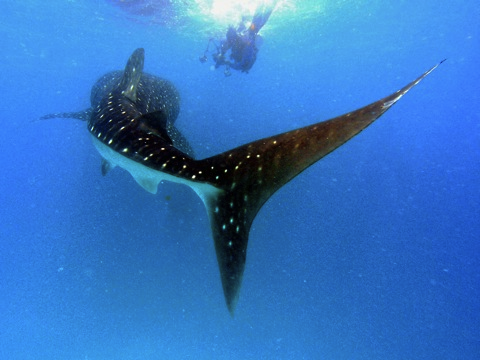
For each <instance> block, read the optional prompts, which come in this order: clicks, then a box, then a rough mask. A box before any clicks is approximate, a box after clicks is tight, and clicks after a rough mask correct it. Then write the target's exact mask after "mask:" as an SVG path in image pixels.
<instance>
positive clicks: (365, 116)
mask: <svg viewBox="0 0 480 360" xmlns="http://www.w3.org/2000/svg"><path fill="white" fill-rule="evenodd" d="M437 66H438V65H437ZM435 67H436V66H435ZM435 67H433V68H432V69H430V70H429V71H426V72H425V73H424V74H422V75H421V76H420V77H418V78H417V79H416V80H414V81H412V82H411V83H410V84H408V85H407V86H405V87H403V88H402V89H400V90H399V91H397V92H395V93H394V94H392V95H390V96H387V97H385V98H383V99H381V100H378V101H376V102H374V103H372V104H370V105H367V106H365V107H363V108H361V109H358V110H355V111H352V112H350V113H347V114H345V115H342V116H339V117H336V118H333V119H331V120H327V121H324V122H319V123H316V124H313V125H310V126H306V127H303V128H300V129H297V130H293V131H289V132H286V133H283V134H280V135H276V136H272V137H268V138H265V139H261V140H258V141H254V142H252V143H250V144H246V145H243V146H240V147H238V148H235V149H232V150H229V151H227V152H225V153H222V154H219V155H216V156H213V157H211V158H208V159H205V160H200V161H198V162H197V164H198V166H199V168H201V169H202V170H201V177H202V178H203V179H198V180H200V181H202V180H203V181H205V182H207V183H209V184H211V185H213V186H214V187H215V188H218V189H221V190H223V191H222V192H218V193H217V195H216V196H214V197H212V198H207V199H206V200H204V202H205V204H206V207H207V211H208V213H209V218H210V223H211V228H212V232H213V237H214V241H215V250H216V253H217V261H218V265H219V267H220V274H221V279H222V285H223V291H224V295H225V301H226V303H227V306H228V309H229V311H230V313H231V314H232V315H233V313H234V311H235V306H236V303H237V300H238V295H239V292H240V287H241V284H242V278H243V271H244V268H245V261H246V252H247V244H248V234H249V231H250V226H251V224H252V222H253V220H254V218H255V216H256V214H257V213H258V211H259V210H260V208H261V207H262V205H263V204H264V203H265V202H266V201H267V200H268V199H269V198H270V196H272V194H273V193H274V192H275V191H277V190H278V189H280V188H281V187H282V186H283V185H285V184H286V183H287V182H289V181H290V180H291V179H293V178H294V177H295V176H297V175H298V174H299V173H301V172H302V171H303V170H305V169H306V168H307V167H309V166H310V165H312V164H314V163H315V162H317V161H318V160H320V159H321V158H323V157H324V156H325V155H327V154H329V153H330V152H332V151H333V150H335V149H336V148H338V147H339V146H341V145H343V144H344V143H345V142H347V141H348V140H350V139H351V138H353V137H354V136H355V135H357V134H358V133H360V132H361V131H362V130H363V129H365V128H366V127H367V126H369V125H370V124H371V123H373V122H374V121H375V120H376V119H378V118H379V117H380V116H381V115H382V114H384V113H385V112H386V111H387V110H388V109H390V108H391V107H392V106H393V104H395V103H396V102H397V101H398V100H399V99H400V98H401V97H402V96H403V95H405V93H406V92H407V91H409V90H410V89H411V88H412V87H414V86H415V85H417V84H418V83H419V82H420V81H421V80H422V79H423V78H424V77H425V76H427V75H428V74H429V73H430V72H431V71H433V69H435Z"/></svg>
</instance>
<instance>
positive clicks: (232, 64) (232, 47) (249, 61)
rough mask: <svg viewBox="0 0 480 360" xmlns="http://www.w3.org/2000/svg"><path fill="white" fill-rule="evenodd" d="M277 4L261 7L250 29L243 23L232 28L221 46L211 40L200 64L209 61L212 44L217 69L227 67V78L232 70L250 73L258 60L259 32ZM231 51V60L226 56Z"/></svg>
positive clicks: (256, 12)
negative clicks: (208, 55)
mask: <svg viewBox="0 0 480 360" xmlns="http://www.w3.org/2000/svg"><path fill="white" fill-rule="evenodd" d="M275 4H276V2H273V3H271V4H263V5H262V6H259V7H258V8H257V10H256V11H255V14H254V15H253V18H252V21H251V23H250V26H248V28H246V27H245V25H244V23H243V22H242V23H240V25H239V26H238V27H237V28H234V27H233V26H230V27H229V28H228V30H227V34H226V38H225V39H224V40H222V41H221V43H220V45H217V44H216V42H215V40H214V39H213V38H212V39H210V40H209V41H208V45H207V48H206V49H205V52H204V53H203V56H201V57H200V62H202V63H204V62H206V61H207V53H208V52H209V51H210V46H211V44H213V46H214V47H215V50H216V52H215V53H214V54H213V55H212V57H213V60H214V61H215V69H217V68H219V67H220V66H222V65H225V71H224V74H225V76H230V75H231V73H230V69H235V70H239V71H241V72H246V73H248V71H249V70H250V69H251V68H252V66H253V64H254V63H255V60H257V52H258V48H257V46H256V44H255V40H256V38H257V36H258V32H259V31H260V29H261V28H262V27H263V26H264V25H265V23H266V22H267V20H268V18H269V17H270V15H271V14H272V12H273V9H274V8H275ZM229 51H230V55H229V59H227V58H226V55H227V52H229Z"/></svg>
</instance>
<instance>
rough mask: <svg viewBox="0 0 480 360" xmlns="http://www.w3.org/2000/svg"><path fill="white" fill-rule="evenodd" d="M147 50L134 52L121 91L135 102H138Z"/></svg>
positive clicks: (139, 49) (129, 60) (121, 84)
mask: <svg viewBox="0 0 480 360" xmlns="http://www.w3.org/2000/svg"><path fill="white" fill-rule="evenodd" d="M144 59H145V50H144V49H142V48H138V49H137V50H135V51H134V52H133V54H132V55H131V56H130V58H129V59H128V62H127V66H125V71H124V73H123V77H122V81H120V85H119V89H120V90H121V91H122V93H123V95H124V96H125V97H127V98H129V99H130V100H132V101H133V102H135V101H137V87H138V83H139V82H140V78H141V77H142V72H143V63H144Z"/></svg>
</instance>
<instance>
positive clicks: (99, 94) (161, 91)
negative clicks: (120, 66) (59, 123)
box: [40, 70, 194, 157]
mask: <svg viewBox="0 0 480 360" xmlns="http://www.w3.org/2000/svg"><path fill="white" fill-rule="evenodd" d="M123 73H124V72H123V71H121V70H118V71H111V72H109V73H106V74H104V75H103V76H102V77H100V78H99V79H98V80H97V81H96V82H95V84H94V85H93V86H92V90H91V93H90V103H91V107H90V108H88V109H85V110H82V111H76V112H64V113H54V114H47V115H44V116H42V117H41V118H40V119H41V120H46V119H54V118H71V119H78V120H82V121H88V120H89V119H90V116H91V115H92V109H94V108H95V107H97V106H98V104H99V103H100V101H101V100H102V99H103V98H104V97H105V96H106V95H107V94H109V93H110V92H111V91H112V90H114V89H116V88H117V87H118V86H119V85H120V81H121V80H122V76H123ZM137 93H138V99H137V104H136V106H137V107H138V109H140V110H141V111H142V112H144V113H148V112H155V111H163V112H164V114H165V118H166V123H167V125H166V130H167V133H168V135H169V137H170V138H171V139H172V141H173V143H174V144H175V146H176V147H177V148H178V149H180V150H182V151H183V152H185V153H186V154H188V155H190V156H192V157H194V151H193V148H192V147H191V146H190V144H189V143H188V141H187V139H186V138H185V137H184V136H183V135H182V133H181V132H180V131H179V130H178V128H177V127H176V126H174V124H175V121H176V120H177V117H178V114H179V113H180V94H179V93H178V91H177V89H176V88H175V86H174V85H173V84H172V83H171V82H170V81H168V80H165V79H162V78H159V77H157V76H154V75H151V74H148V73H142V76H141V77H140V81H139V83H138V86H137ZM159 126H164V125H163V124H162V125H159Z"/></svg>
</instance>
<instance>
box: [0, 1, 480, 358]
mask: <svg viewBox="0 0 480 360" xmlns="http://www.w3.org/2000/svg"><path fill="white" fill-rule="evenodd" d="M178 3H180V4H177V5H175V6H173V7H169V8H168V9H166V10H165V12H164V13H162V14H163V15H162V16H160V15H159V14H158V13H157V14H155V13H154V14H141V15H138V14H137V15H134V14H132V9H131V8H130V9H122V8H120V7H118V6H115V4H114V2H107V1H60V0H52V1H33V0H30V1H18V2H13V1H10V2H7V1H3V2H2V3H1V5H0V8H1V9H2V11H1V15H0V16H1V18H2V21H1V22H0V30H1V34H0V38H1V44H2V46H1V50H2V51H1V53H0V64H1V66H0V79H1V83H0V88H1V94H2V101H1V104H2V105H1V107H0V114H1V115H0V119H1V122H2V131H1V132H0V137H1V140H0V152H1V154H2V155H1V157H0V165H1V172H0V177H1V182H0V187H1V189H0V204H1V206H0V359H22V360H28V359H49V360H52V359H80V360H86V359H88V360H97V359H98V360H100V359H116V360H118V359H125V360H127V359H128V360H130V359H369V360H372V359H402V360H403V359H462V360H466V359H478V358H480V261H479V259H480V245H479V240H480V221H479V219H480V110H478V106H479V104H480V87H479V83H480V71H479V63H480V22H479V21H478V19H479V18H480V4H479V3H478V1H477V0H465V1H461V2H451V1H450V2H448V1H440V2H439V1H432V0H428V1H422V2H406V1H397V2H389V3H388V6H385V2H384V1H380V0H373V1H360V0H358V1H348V2H343V1H331V2H322V1H314V0H310V1H298V2H297V3H295V2H293V1H284V2H282V3H281V4H280V6H279V8H278V9H277V11H276V12H275V13H274V14H273V15H272V17H271V18H270V20H269V22H268V23H267V25H266V26H265V28H264V29H263V31H262V34H263V38H264V44H263V46H262V47H261V49H260V52H259V56H258V60H257V62H256V63H255V65H254V67H253V68H252V70H251V71H250V73H249V74H241V73H238V72H234V73H233V74H232V76H231V77H228V78H226V77H225V76H224V75H223V71H222V70H221V69H218V70H216V71H212V70H211V69H210V66H211V65H212V61H211V59H209V61H208V62H207V63H206V64H201V63H200V62H199V61H198V57H199V56H201V55H202V53H203V51H204V48H205V46H206V44H207V41H208V38H209V37H211V36H216V35H218V34H221V33H222V32H223V31H224V29H226V26H227V25H228V20H227V22H226V20H225V19H219V20H218V19H217V21H216V20H215V18H213V17H211V16H208V15H207V14H206V13H205V12H203V13H202V12H200V10H205V9H206V8H205V4H207V5H208V1H203V2H202V3H201V6H198V5H195V4H194V1H181V2H178ZM167 10H168V11H167ZM207 10H208V9H207ZM157 11H158V9H157ZM172 19H173V20H172ZM167 20H169V21H167ZM235 21H236V20H235ZM137 47H144V48H145V50H146V64H145V68H146V70H147V71H148V72H150V73H153V74H156V75H158V76H162V77H165V78H167V79H170V80H171V81H173V82H174V83H175V85H176V86H177V87H178V89H179V91H180V93H181V95H182V107H181V114H180V117H179V119H178V121H177V124H178V127H179V128H180V129H181V131H182V132H183V133H184V134H185V135H186V136H187V137H188V139H189V140H190V142H191V144H192V146H193V147H194V148H195V150H196V153H197V155H198V157H206V156H211V155H214V154H216V153H219V152H221V151H225V150H227V149H230V148H232V147H235V146H238V145H241V144H243V143H246V142H248V141H252V140H256V139H259V138H261V137H264V136H268V135H273V134H276V133H279V132H282V131H286V130H290V129H293V128H296V127H300V126H305V125H308V124H311V123H314V122H317V121H320V120H323V119H328V118H330V117H333V116H336V115H340V114H343V113H345V112H347V111H350V110H353V109H355V108H358V107H360V106H362V105H366V104H368V103H370V102H373V101H375V100H377V99H379V98H381V97H383V96H385V95H387V94H390V93H392V92H393V91H395V90H397V89H398V88H400V87H401V86H403V85H405V84H406V83H408V82H409V81H411V80H413V79H414V78H415V77H416V76H418V75H420V74H421V73H422V72H423V71H425V70H427V69H428V68H430V67H431V66H433V65H434V64H436V63H437V62H439V61H440V60H442V59H443V58H447V59H448V60H447V61H446V62H445V63H443V64H442V65H441V66H440V67H439V68H438V69H437V70H435V71H434V72H433V73H432V74H431V75H429V76H428V77H427V78H426V79H425V80H424V81H423V82H422V83H421V84H419V85H418V86H417V87H416V88H414V89H413V90H412V91H411V92H410V93H408V94H407V95H406V96H405V97H404V98H402V99H401V101H400V102H399V103H398V104H396V105H395V106H394V107H393V108H392V109H391V110H390V111H389V112H388V113H386V114H385V115H384V116H383V117H382V118H381V119H380V120H379V121H378V122H376V123H375V124H373V125H372V126H371V127H369V128H368V129H367V130H365V131H364V132H362V133H361V134H360V135H359V136H358V137H356V138H355V139H353V140H352V141H350V142H349V143H347V144H346V145H344V146H343V147H341V148H340V149H338V150H337V151H335V152H334V153H332V154H330V155H328V156H327V157H326V158H324V159H323V160H321V161H320V162H319V163H317V164H315V165H314V166H313V167H311V168H309V169H308V170H307V171H305V172H304V173H302V174H301V175H300V176H298V177H297V178H295V179H294V180H293V181H291V182H290V183H289V184H287V185H286V186H285V187H284V188H282V189H281V190H280V191H279V192H277V193H276V194H275V195H274V196H273V197H272V198H271V199H270V200H269V201H268V202H267V203H266V204H265V206H264V207H263V208H262V210H261V211H260V212H259V214H258V216H257V218H256V220H255V222H254V223H253V226H252V230H251V233H250V242H249V249H248V259H247V266H246V271H245V276H244V281H243V287H242V291H241V295H240V300H239V303H238V307H237V310H236V314H235V318H234V319H232V318H231V317H230V315H229V313H228V311H227V308H226V306H225V304H224V298H223V294H222V290H221V284H220V278H219V274H218V269H217V262H216V259H215V253H214V248H213V242H212V240H211V234H210V228H209V224H208V219H207V215H206V212H205V210H204V208H203V204H202V203H201V200H200V199H199V198H198V197H197V196H196V195H195V194H194V193H193V191H191V190H190V189H189V188H187V187H182V186H180V185H175V184H168V183H165V184H162V185H161V186H160V188H159V193H158V194H157V195H155V196H154V195H151V194H149V193H147V192H145V191H144V190H143V189H142V188H140V187H139V186H138V185H137V184H136V183H135V182H134V180H133V179H132V178H131V177H130V175H129V174H128V173H126V172H124V171H122V170H120V169H115V170H114V171H112V172H111V173H109V174H108V176H106V177H102V175H101V173H100V156H99V155H98V153H97V152H96V150H95V149H94V147H93V146H92V144H91V142H90V138H89V134H88V132H87V129H86V126H85V123H83V122H80V121H77V120H72V119H52V120H46V121H38V120H37V119H38V118H39V117H40V116H42V115H44V114H46V113H51V112H60V111H78V110H82V109H85V108H87V107H88V106H89V96H90V94H89V93H90V89H91V86H92V85H93V83H94V82H95V81H96V79H97V78H98V77H99V76H101V75H103V74H104V73H106V72H107V71H110V70H116V69H122V68H123V67H124V65H125V63H126V60H127V58H128V56H129V55H130V54H131V53H132V51H133V50H134V49H135V48H137Z"/></svg>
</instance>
